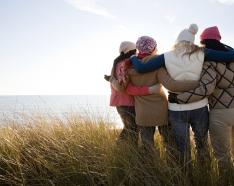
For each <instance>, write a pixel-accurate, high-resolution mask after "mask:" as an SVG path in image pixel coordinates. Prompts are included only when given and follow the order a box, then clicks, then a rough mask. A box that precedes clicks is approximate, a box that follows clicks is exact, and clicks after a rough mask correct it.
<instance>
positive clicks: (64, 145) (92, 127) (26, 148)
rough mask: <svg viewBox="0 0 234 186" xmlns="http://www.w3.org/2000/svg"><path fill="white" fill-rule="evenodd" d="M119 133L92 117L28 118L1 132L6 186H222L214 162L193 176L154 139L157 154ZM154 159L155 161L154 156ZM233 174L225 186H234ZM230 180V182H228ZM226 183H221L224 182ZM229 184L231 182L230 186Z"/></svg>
mask: <svg viewBox="0 0 234 186" xmlns="http://www.w3.org/2000/svg"><path fill="white" fill-rule="evenodd" d="M118 134H119V129H114V128H113V127H112V126H111V125H110V124H109V123H106V122H103V121H101V120H99V121H97V120H94V119H92V118H89V117H87V118H82V117H79V116H72V117H69V118H67V119H66V120H61V119H58V118H50V119H48V118H47V119H46V118H45V117H40V116H38V117H36V116H34V117H28V116H27V117H24V119H23V120H21V121H20V122H19V123H18V122H16V121H11V120H8V121H5V122H4V123H2V124H1V128H0V184H2V185H30V186H31V185H71V186H72V185H74V186H75V185H85V186H86V185H100V186H101V185H111V186H112V185H137V186H138V185H139V186H141V185H156V186H157V185H168V186H169V185H181V186H182V185H199V186H203V185H211V186H218V185H220V184H221V183H224V182H223V181H224V180H222V179H221V178H220V176H219V174H218V171H217V165H216V162H215V160H214V158H211V160H209V162H206V163H204V164H202V165H199V164H197V163H196V160H195V159H194V158H193V161H192V164H191V165H192V167H191V173H190V174H189V175H186V174H185V173H184V172H183V167H181V166H179V165H178V164H176V163H175V159H174V158H173V154H168V153H167V151H166V150H165V149H166V148H165V146H164V145H163V144H162V140H161V139H160V137H159V136H157V137H156V147H155V153H153V154H147V153H144V152H143V151H141V150H138V149H137V148H135V147H133V146H132V145H130V144H126V143H123V144H118V145H117V144H116V138H117V137H118ZM151 155H152V156H151ZM232 175H233V172H231V171H230V172H229V176H228V179H227V180H226V181H227V184H229V185H231V184H233V183H234V178H233V177H232ZM225 179H226V178H225ZM221 180H222V182H221ZM228 182H229V183H228Z"/></svg>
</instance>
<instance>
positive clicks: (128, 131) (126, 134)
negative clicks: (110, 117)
mask: <svg viewBox="0 0 234 186" xmlns="http://www.w3.org/2000/svg"><path fill="white" fill-rule="evenodd" d="M116 109H117V112H118V113H119V115H120V117H121V120H122V122H123V124H124V127H123V130H122V131H121V133H120V135H119V139H118V141H122V140H124V141H126V142H130V143H133V144H134V145H137V143H138V128H137V125H136V122H135V107H134V106H118V107H116Z"/></svg>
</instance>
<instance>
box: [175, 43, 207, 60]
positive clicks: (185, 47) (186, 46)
mask: <svg viewBox="0 0 234 186" xmlns="http://www.w3.org/2000/svg"><path fill="white" fill-rule="evenodd" d="M173 48H174V50H175V52H179V53H180V52H183V53H184V54H183V56H185V55H189V57H190V56H191V55H192V54H195V53H197V52H203V49H204V47H199V46H198V45H195V44H193V43H191V42H189V41H181V42H178V43H176V44H175V45H174V47H173Z"/></svg>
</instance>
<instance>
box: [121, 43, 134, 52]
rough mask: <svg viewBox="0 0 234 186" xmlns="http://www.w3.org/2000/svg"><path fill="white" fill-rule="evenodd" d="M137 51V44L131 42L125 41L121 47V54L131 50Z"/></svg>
mask: <svg viewBox="0 0 234 186" xmlns="http://www.w3.org/2000/svg"><path fill="white" fill-rule="evenodd" d="M135 49H136V44H135V43H133V42H131V41H123V42H122V43H121V44H120V46H119V53H121V52H123V53H124V54H126V53H128V52H129V51H131V50H135Z"/></svg>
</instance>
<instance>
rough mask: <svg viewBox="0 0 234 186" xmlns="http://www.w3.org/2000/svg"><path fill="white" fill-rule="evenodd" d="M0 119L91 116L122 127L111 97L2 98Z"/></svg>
mask: <svg viewBox="0 0 234 186" xmlns="http://www.w3.org/2000/svg"><path fill="white" fill-rule="evenodd" d="M0 113H1V116H0V119H1V121H3V119H5V118H6V117H8V118H11V119H16V120H17V119H18V116H19V115H20V114H21V113H26V114H34V113H39V114H42V115H45V116H46V115H54V116H57V117H64V116H65V117H66V116H67V115H69V114H71V113H77V114H80V115H87V114H88V115H91V116H92V117H95V118H97V119H98V118H101V119H104V120H106V121H109V122H113V123H115V124H116V125H118V126H119V125H121V121H120V118H119V116H118V114H117V112H116V111H115V109H114V108H112V107H110V106H109V96H104V95H98V96H95V95H89V96H86V95H82V96H80V95H79V96H0Z"/></svg>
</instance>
